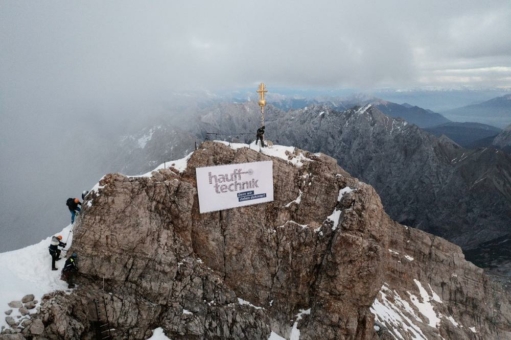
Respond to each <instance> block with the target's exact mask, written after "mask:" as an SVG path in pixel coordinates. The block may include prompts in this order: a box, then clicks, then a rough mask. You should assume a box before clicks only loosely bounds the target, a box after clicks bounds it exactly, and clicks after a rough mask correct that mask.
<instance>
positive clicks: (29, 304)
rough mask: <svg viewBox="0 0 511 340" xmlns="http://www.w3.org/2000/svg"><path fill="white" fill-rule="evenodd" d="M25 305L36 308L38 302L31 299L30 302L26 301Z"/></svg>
mask: <svg viewBox="0 0 511 340" xmlns="http://www.w3.org/2000/svg"><path fill="white" fill-rule="evenodd" d="M24 307H25V308H26V309H34V308H35V307H36V304H35V303H34V301H30V302H27V303H25V305H24Z"/></svg>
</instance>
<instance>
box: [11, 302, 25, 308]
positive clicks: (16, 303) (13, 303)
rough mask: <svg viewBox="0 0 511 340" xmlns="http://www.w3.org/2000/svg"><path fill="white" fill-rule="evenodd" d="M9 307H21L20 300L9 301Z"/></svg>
mask: <svg viewBox="0 0 511 340" xmlns="http://www.w3.org/2000/svg"><path fill="white" fill-rule="evenodd" d="M8 305H9V307H12V308H20V307H23V303H22V302H21V301H11V302H9V303H8Z"/></svg>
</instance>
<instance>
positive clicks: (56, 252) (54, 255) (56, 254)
mask: <svg viewBox="0 0 511 340" xmlns="http://www.w3.org/2000/svg"><path fill="white" fill-rule="evenodd" d="M50 255H51V269H57V267H55V261H57V259H58V258H59V257H60V249H57V250H54V251H52V252H50Z"/></svg>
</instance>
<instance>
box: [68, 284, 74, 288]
mask: <svg viewBox="0 0 511 340" xmlns="http://www.w3.org/2000/svg"><path fill="white" fill-rule="evenodd" d="M74 287H76V285H75V284H74V283H70V284H68V285H67V288H74Z"/></svg>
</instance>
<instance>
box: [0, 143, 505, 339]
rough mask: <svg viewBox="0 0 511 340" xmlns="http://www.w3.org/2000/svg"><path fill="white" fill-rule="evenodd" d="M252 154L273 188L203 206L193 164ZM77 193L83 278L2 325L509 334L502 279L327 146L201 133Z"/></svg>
mask: <svg viewBox="0 0 511 340" xmlns="http://www.w3.org/2000/svg"><path fill="white" fill-rule="evenodd" d="M255 149H256V150H255ZM254 161H271V162H272V163H273V186H274V201H273V202H269V203H264V204H258V205H252V206H245V207H240V208H235V209H229V210H221V211H217V212H211V213H205V214H200V213H199V206H198V196H197V184H196V169H197V168H199V167H205V166H215V165H225V164H236V163H247V162H254ZM167 165H168V166H167ZM211 199H214V198H211ZM83 207H84V209H83V214H82V216H81V217H80V219H79V220H78V221H77V223H76V225H75V229H74V232H73V234H74V239H73V245H72V248H71V249H70V252H76V253H78V255H79V259H80V262H79V266H80V275H79V277H78V281H77V284H78V288H77V289H75V290H73V291H71V292H69V293H67V294H66V293H64V292H59V291H57V292H53V293H49V294H47V295H45V296H43V297H42V299H41V300H42V302H41V304H40V306H39V312H38V313H35V314H31V315H30V317H31V320H33V323H34V324H37V325H38V327H37V328H34V327H32V326H26V323H25V324H24V325H25V326H18V325H17V324H16V322H15V320H10V321H11V326H12V327H14V328H18V327H19V330H20V331H21V333H20V334H18V335H3V336H2V337H6V336H9V337H10V338H9V339H11V338H12V337H13V336H16V339H23V338H26V339H35V338H36V337H43V338H48V339H78V338H82V339H90V338H93V337H94V336H95V334H96V333H95V332H96V331H97V330H99V329H101V327H104V328H103V329H106V330H107V331H108V332H109V333H110V338H114V339H127V338H129V339H146V338H148V337H149V336H151V334H152V332H153V330H155V329H157V328H161V329H162V330H163V331H164V332H165V334H166V335H167V336H168V337H169V338H170V339H272V340H273V339H282V338H285V339H302V340H304V339H371V340H376V339H393V338H398V339H441V338H443V339H511V333H509V329H511V323H510V321H509V320H510V317H511V310H510V306H511V305H510V303H509V296H508V295H506V293H505V292H503V291H502V289H501V287H500V286H499V285H497V284H494V283H492V282H491V281H489V279H488V278H487V277H486V276H485V275H484V274H483V273H482V270H481V269H479V268H477V267H475V266H474V265H472V264H471V263H469V262H466V261H464V259H463V254H462V252H461V250H460V248H458V247H457V246H455V245H453V244H450V243H448V242H447V241H445V240H442V239H440V238H439V237H435V236H432V235H429V234H427V233H425V232H422V231H419V230H416V229H412V228H408V227H406V226H402V225H399V224H398V223H396V222H394V221H392V220H391V219H390V218H389V216H388V215H387V214H386V213H385V212H384V210H383V207H382V204H381V201H380V199H379V196H378V195H377V194H376V192H375V190H374V189H373V188H372V187H371V186H369V185H367V184H364V183H362V182H360V181H358V180H357V179H355V178H353V177H351V176H350V175H349V174H348V173H347V172H346V171H344V170H343V169H342V168H340V167H339V166H338V165H337V162H336V160H335V159H333V158H330V157H328V156H325V155H323V154H312V153H310V152H306V151H302V150H299V149H296V148H294V147H282V146H273V147H271V148H263V149H262V150H261V151H259V150H258V148H255V146H254V145H253V144H252V145H250V146H249V145H246V144H230V145H229V144H227V143H221V142H205V143H203V144H201V145H200V146H199V148H198V149H197V150H196V151H194V152H193V153H192V154H190V155H189V156H188V157H187V158H185V159H183V160H180V161H174V162H168V163H167V164H166V165H162V166H160V167H158V169H157V170H155V171H153V172H151V173H148V174H146V175H143V176H138V177H127V176H124V175H120V174H109V175H106V176H105V177H103V178H102V179H101V181H100V182H99V183H98V185H96V186H95V187H94V190H92V191H91V192H90V193H89V194H88V195H87V196H86V200H85V201H84V204H83ZM11 319H12V318H11ZM375 319H376V320H377V321H376V323H375ZM36 320H38V321H36ZM29 325H30V324H29ZM41 326H42V328H41ZM7 332H11V331H10V330H9V331H4V333H7ZM158 332H160V330H159V331H158ZM6 339H7V338H6Z"/></svg>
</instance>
